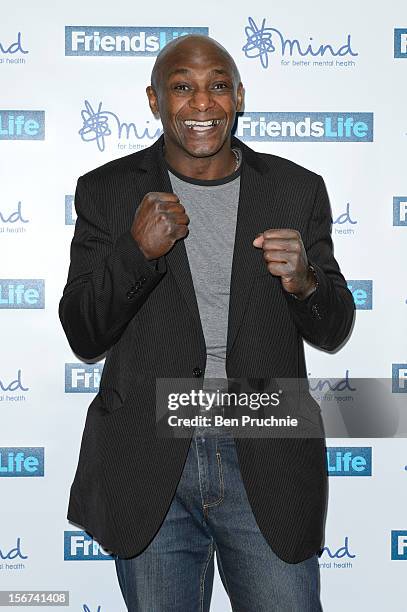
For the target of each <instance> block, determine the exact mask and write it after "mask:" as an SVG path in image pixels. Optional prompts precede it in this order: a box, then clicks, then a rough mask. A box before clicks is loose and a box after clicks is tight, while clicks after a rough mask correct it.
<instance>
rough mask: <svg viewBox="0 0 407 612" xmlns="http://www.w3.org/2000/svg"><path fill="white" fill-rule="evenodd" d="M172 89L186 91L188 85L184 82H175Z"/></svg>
mask: <svg viewBox="0 0 407 612" xmlns="http://www.w3.org/2000/svg"><path fill="white" fill-rule="evenodd" d="M174 89H175V90H176V91H188V89H189V85H187V84H186V83H177V84H176V85H174Z"/></svg>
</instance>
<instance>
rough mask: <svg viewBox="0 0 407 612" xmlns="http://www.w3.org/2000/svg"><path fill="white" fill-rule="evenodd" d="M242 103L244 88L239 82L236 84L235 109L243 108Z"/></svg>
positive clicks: (238, 110)
mask: <svg viewBox="0 0 407 612" xmlns="http://www.w3.org/2000/svg"><path fill="white" fill-rule="evenodd" d="M243 103H244V88H243V83H239V85H238V86H237V102H236V111H237V112H240V111H241V110H242V109H243Z"/></svg>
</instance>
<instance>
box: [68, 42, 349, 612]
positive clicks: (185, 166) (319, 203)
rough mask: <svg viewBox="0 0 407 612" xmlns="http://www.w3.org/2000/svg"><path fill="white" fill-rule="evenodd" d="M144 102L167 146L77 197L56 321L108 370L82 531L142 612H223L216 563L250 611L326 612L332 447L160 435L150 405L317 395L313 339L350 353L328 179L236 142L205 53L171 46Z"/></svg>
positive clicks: (92, 425) (74, 517)
mask: <svg viewBox="0 0 407 612" xmlns="http://www.w3.org/2000/svg"><path fill="white" fill-rule="evenodd" d="M147 96H148V100H149V104H150V108H151V110H152V112H153V113H154V115H156V116H159V117H160V118H161V121H162V125H163V136H162V137H161V138H160V139H159V140H158V141H157V142H156V143H155V144H153V145H152V146H151V147H149V148H148V149H145V150H143V151H141V152H138V153H135V154H133V155H129V156H126V157H124V158H121V159H118V160H115V161H113V162H110V163H108V164H106V165H104V166H102V167H100V168H97V169H96V170H94V171H92V172H89V173H88V174H86V175H85V176H83V177H81V178H80V179H79V181H78V185H77V190H76V196H75V206H76V210H77V215H78V219H77V222H76V227H75V235H74V238H73V241H72V247H71V265H70V269H69V275H68V281H67V284H66V287H65V289H64V293H63V297H62V299H61V303H60V310H59V312H60V318H61V322H62V325H63V327H64V330H65V332H66V335H67V338H68V340H69V343H70V345H71V347H72V349H73V350H74V351H75V352H76V353H77V354H78V355H80V356H81V357H82V358H85V359H95V358H97V357H98V356H101V355H102V354H104V353H105V352H106V362H105V366H104V370H103V375H102V379H101V383H100V390H99V393H98V394H97V395H96V397H95V398H94V400H93V402H92V403H91V405H90V406H89V409H88V414H87V418H86V424H85V430H84V434H83V439H82V446H81V451H80V456H79V464H78V469H77V473H76V476H75V479H74V482H73V485H72V488H71V496H70V503H69V510H68V518H69V520H71V521H73V522H74V523H76V524H78V525H80V526H82V527H83V528H85V529H86V530H87V531H88V532H89V533H90V534H91V535H92V536H94V537H95V539H97V540H98V542H100V544H101V545H102V546H103V547H104V548H106V549H107V550H109V551H111V552H112V553H114V554H115V555H117V558H116V569H117V573H118V578H119V582H120V587H121V589H122V593H123V596H124V599H125V601H126V604H127V607H128V609H129V610H131V611H143V612H166V611H170V610H171V612H175V611H177V612H178V611H179V612H194V611H196V612H198V610H205V611H207V610H209V607H210V599H211V590H212V580H213V572H214V561H213V558H214V551H215V550H216V556H217V564H218V568H219V571H220V575H221V578H222V581H223V584H224V586H225V589H226V591H227V593H228V595H229V598H230V601H231V605H232V608H233V610H234V611H235V612H254V611H256V612H266V611H267V612H269V611H270V610H276V611H278V612H285V611H287V612H288V611H294V610H295V611H297V610H298V611H301V612H307V611H312V612H314V611H317V610H320V609H321V607H320V602H319V595H318V559H317V553H318V551H319V550H320V548H321V543H322V539H323V522H324V514H325V509H326V482H327V481H326V467H325V447H324V440H323V439H322V438H313V439H312V438H305V439H301V438H295V439H283V438H278V439H275V438H266V439H254V438H244V437H236V438H234V437H233V432H232V430H231V428H230V429H228V428H227V427H224V428H214V429H211V428H209V427H208V428H206V429H205V428H201V427H197V428H196V429H195V430H194V431H191V432H190V435H189V436H184V437H171V436H167V437H160V436H158V435H157V429H156V403H155V402H156V395H155V394H156V379H158V378H175V379H177V378H190V377H191V378H193V377H196V378H201V379H202V378H203V377H204V376H205V379H207V378H211V377H218V378H225V377H226V376H228V377H229V378H238V377H254V378H263V377H264V378H265V377H268V376H272V377H280V378H287V379H289V378H305V377H306V366H305V360H304V350H303V338H305V339H306V340H308V341H309V342H310V343H312V344H313V345H315V346H318V347H320V348H322V349H325V350H327V351H331V350H334V349H336V348H337V347H338V346H339V345H340V344H341V343H342V342H343V341H344V340H345V339H346V337H347V335H348V333H349V330H350V328H351V325H352V320H353V314H354V305H353V300H352V296H351V294H350V292H349V291H348V289H347V287H346V282H345V280H344V278H343V276H342V274H341V272H340V269H339V266H338V264H337V262H336V260H335V259H334V257H333V253H332V242H331V238H330V228H331V214H330V207H329V202H328V197H327V193H326V190H325V186H324V182H323V180H322V178H321V177H320V176H318V175H317V174H314V173H313V172H311V171H309V170H306V169H304V168H302V167H300V166H298V165H296V164H294V163H293V162H290V161H288V160H285V159H282V158H279V157H276V156H273V155H267V154H259V153H255V152H254V151H253V150H252V149H250V148H249V147H247V146H246V145H244V144H243V143H242V142H240V141H239V140H238V139H236V138H234V137H232V136H231V130H232V127H233V124H234V122H235V116H236V112H238V111H240V110H241V108H242V105H243V86H242V83H241V82H240V76H239V72H238V69H237V67H236V65H235V63H234V61H233V59H232V58H231V56H230V55H229V53H228V52H227V51H226V50H225V49H224V48H223V47H222V46H221V45H219V44H218V43H217V42H216V41H214V40H212V39H210V38H207V37H201V36H186V37H183V38H180V39H177V40H175V41H173V42H171V43H169V44H168V45H167V46H166V47H165V48H164V49H163V50H162V51H161V53H160V54H159V55H158V57H157V59H156V63H155V65H154V68H153V72H152V78H151V85H150V86H149V87H147ZM318 414H319V413H318Z"/></svg>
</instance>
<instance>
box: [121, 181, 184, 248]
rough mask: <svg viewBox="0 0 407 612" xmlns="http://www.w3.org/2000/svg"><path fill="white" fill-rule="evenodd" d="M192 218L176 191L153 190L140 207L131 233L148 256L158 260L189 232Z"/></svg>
mask: <svg viewBox="0 0 407 612" xmlns="http://www.w3.org/2000/svg"><path fill="white" fill-rule="evenodd" d="M188 223H189V217H188V215H187V214H186V212H185V208H184V207H183V206H182V204H181V203H180V201H179V198H178V196H177V195H176V194H175V193H164V192H160V191H151V192H150V193H147V194H146V195H145V196H144V198H143V199H142V201H141V203H140V206H139V207H138V208H137V210H136V214H135V215H134V219H133V223H132V226H131V229H130V231H131V234H132V236H133V238H134V240H136V242H137V243H138V246H139V248H140V250H141V251H142V253H143V254H144V256H145V257H146V259H158V258H159V257H161V256H162V255H165V254H166V253H168V251H169V250H170V249H171V247H172V246H173V245H174V243H175V242H176V241H177V240H179V239H180V238H185V236H186V235H187V234H188V227H187V225H188Z"/></svg>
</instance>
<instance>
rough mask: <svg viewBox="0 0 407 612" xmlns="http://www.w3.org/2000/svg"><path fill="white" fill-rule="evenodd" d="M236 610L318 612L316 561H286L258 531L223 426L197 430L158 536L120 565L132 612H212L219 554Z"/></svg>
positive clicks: (223, 577)
mask: <svg viewBox="0 0 407 612" xmlns="http://www.w3.org/2000/svg"><path fill="white" fill-rule="evenodd" d="M215 551H216V560H217V566H218V570H219V574H220V577H221V580H222V583H223V586H224V588H225V589H226V592H227V594H228V596H229V599H230V603H231V608H232V610H233V612H272V611H275V612H320V611H321V610H322V607H321V604H320V599H319V564H318V557H317V556H316V555H314V556H313V557H311V558H309V559H307V560H306V561H303V562H301V563H296V564H291V563H286V562H285V561H282V560H281V559H280V558H279V557H277V555H276V554H274V552H273V551H272V549H271V548H270V546H269V544H268V543H267V541H266V540H265V538H264V536H263V535H262V533H261V531H260V530H259V528H258V525H257V523H256V520H255V518H254V515H253V512H252V510H251V507H250V504H249V500H248V498H247V494H246V491H245V488H244V484H243V481H242V478H241V474H240V469H239V463H238V457H237V452H236V448H235V442H234V438H233V435H232V433H231V430H230V429H228V428H226V427H217V428H209V429H208V428H206V429H203V428H200V429H199V428H197V429H196V430H195V433H194V436H193V437H192V440H191V445H190V448H189V452H188V457H187V460H186V463H185V466H184V470H183V472H182V476H181V479H180V481H179V484H178V487H177V490H176V493H175V496H174V498H173V501H172V503H171V506H170V508H169V510H168V513H167V515H166V517H165V519H164V522H163V523H162V525H161V527H160V529H159V531H158V532H157V534H156V536H155V537H154V539H153V540H152V542H151V543H150V544H149V545H148V546H147V548H146V549H145V550H144V551H143V552H142V553H141V554H140V555H138V556H136V557H133V558H131V559H120V558H118V559H116V560H115V563H116V571H117V576H118V579H119V584H120V588H121V591H122V594H123V597H124V600H125V602H126V604H127V609H128V610H129V612H208V611H209V609H210V602H211V596H212V586H213V577H214V553H215Z"/></svg>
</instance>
